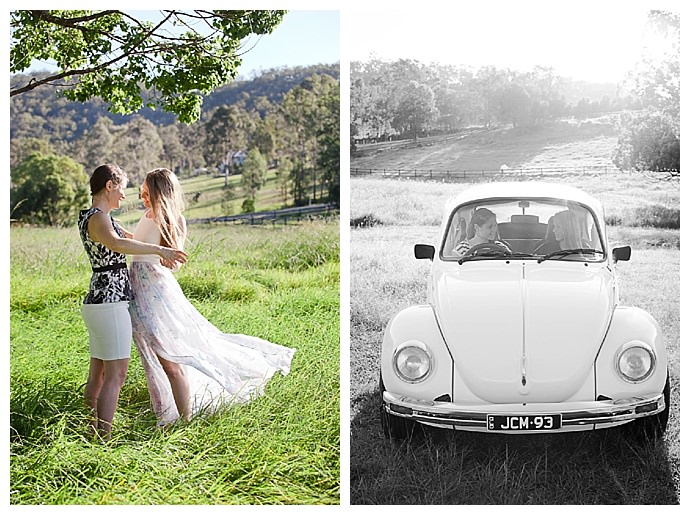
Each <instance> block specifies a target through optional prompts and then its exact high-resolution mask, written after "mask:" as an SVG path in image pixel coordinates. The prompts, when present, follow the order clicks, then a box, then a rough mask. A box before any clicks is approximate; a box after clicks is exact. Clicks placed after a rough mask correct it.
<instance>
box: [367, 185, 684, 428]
mask: <svg viewBox="0 0 690 515" xmlns="http://www.w3.org/2000/svg"><path fill="white" fill-rule="evenodd" d="M479 208H486V209H489V210H491V211H492V212H493V213H495V215H496V227H497V229H496V236H497V239H498V240H499V241H500V242H502V243H503V244H504V245H505V246H499V245H498V244H491V243H488V244H485V245H478V246H475V247H473V248H470V249H469V250H468V251H467V252H466V253H465V254H463V255H462V256H459V255H458V253H457V252H456V251H455V250H454V249H455V248H456V247H457V243H458V241H459V240H462V239H466V238H467V230H468V226H469V221H470V219H471V217H472V214H473V213H474V211H475V210H477V209H479ZM562 211H569V212H570V213H569V216H571V218H572V219H573V220H576V227H577V231H578V232H579V237H580V240H578V243H577V244H576V247H577V248H572V249H571V248H566V249H561V250H560V252H559V251H558V250H556V251H553V250H551V251H549V252H547V251H542V250H540V249H544V248H545V246H544V245H543V243H544V241H547V240H548V239H549V238H552V235H551V234H550V233H551V232H552V231H550V226H551V225H552V224H550V223H549V222H550V220H552V219H553V218H552V217H554V216H555V215H556V213H559V212H562ZM604 220H605V219H604V211H603V208H602V206H601V205H600V203H599V202H598V201H597V200H595V199H594V198H592V197H591V196H589V195H587V194H586V193H584V192H582V191H580V190H578V189H575V188H571V187H566V186H558V185H553V184H541V183H534V182H522V183H489V184H484V185H480V186H474V187H471V188H469V189H468V190H466V191H465V192H464V193H462V194H460V195H458V196H457V197H455V198H453V199H451V200H450V201H449V202H448V203H447V205H446V208H445V214H444V218H443V226H442V231H441V235H440V238H439V240H438V244H437V245H436V246H431V245H425V244H418V245H415V256H416V257H417V258H418V259H430V260H431V272H430V276H429V282H428V304H424V305H417V306H411V307H407V308H405V309H403V310H401V311H400V312H398V313H397V314H396V315H394V316H393V317H392V318H391V320H390V321H389V322H388V325H387V327H386V330H385V333H384V337H383V343H382V350H381V381H380V393H381V402H382V408H381V420H382V425H383V429H384V433H385V434H386V435H387V436H392V437H394V438H404V437H407V436H409V435H410V434H411V432H412V429H413V428H414V427H415V426H416V424H419V423H421V424H425V425H429V426H437V427H442V428H450V429H457V430H466V431H481V432H489V433H491V432H497V433H542V432H566V431H584V430H593V429H602V428H609V427H613V426H618V425H622V424H629V426H628V428H631V429H633V430H634V434H636V435H640V436H644V437H650V438H653V437H656V436H658V435H661V434H662V433H663V431H665V429H666V425H667V421H668V413H669V392H670V388H669V379H668V371H667V362H666V359H667V358H666V349H665V346H664V341H663V337H662V334H661V331H660V328H659V325H658V324H657V322H656V321H655V320H654V319H653V318H652V317H651V316H650V315H649V314H648V313H647V312H646V311H644V310H642V309H639V308H636V307H627V306H621V305H620V304H619V295H618V284H617V280H616V263H617V262H618V261H621V260H628V259H629V258H630V247H619V248H611V246H610V245H609V242H608V240H607V237H606V226H605V223H604ZM571 245H573V244H572V243H571ZM506 246H507V247H508V249H510V250H507V249H506ZM436 249H438V252H436Z"/></svg>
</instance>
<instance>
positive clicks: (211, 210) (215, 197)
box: [113, 170, 319, 223]
mask: <svg viewBox="0 0 690 515" xmlns="http://www.w3.org/2000/svg"><path fill="white" fill-rule="evenodd" d="M240 181H241V176H240V175H231V176H230V177H228V185H229V186H230V187H231V189H232V191H233V194H234V197H233V199H232V200H229V201H227V202H226V205H224V204H223V198H224V195H225V193H226V191H227V190H226V189H225V177H222V176H221V177H218V176H216V175H214V174H204V175H199V176H198V177H192V178H188V179H182V180H181V181H180V183H181V185H182V190H183V191H184V193H185V200H186V202H187V209H186V211H185V216H186V217H187V219H189V220H192V219H195V218H212V217H217V216H224V215H236V214H240V213H241V212H242V202H243V201H244V198H245V197H244V193H243V191H242V186H241V185H240ZM318 191H319V190H318V188H317V195H318ZM125 196H126V197H127V198H126V200H125V201H124V202H123V203H122V207H121V208H120V209H119V210H118V211H115V212H113V214H114V215H115V216H116V217H117V218H118V219H120V220H122V221H123V222H124V223H133V222H136V221H138V220H139V218H140V217H141V210H140V207H141V205H142V204H141V201H140V200H139V188H138V187H129V188H127V189H126V190H125ZM287 202H288V203H289V202H291V197H289V196H288V199H287ZM284 207H290V206H289V205H286V203H285V202H284V200H283V198H282V196H281V194H280V187H279V185H278V180H277V178H276V174H275V171H273V170H271V171H269V173H268V174H267V176H266V183H265V184H264V186H263V187H262V188H261V189H260V190H259V192H258V193H257V196H256V201H255V208H256V209H255V210H256V211H270V210H274V209H281V208H284Z"/></svg>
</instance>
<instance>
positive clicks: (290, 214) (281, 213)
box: [187, 204, 340, 225]
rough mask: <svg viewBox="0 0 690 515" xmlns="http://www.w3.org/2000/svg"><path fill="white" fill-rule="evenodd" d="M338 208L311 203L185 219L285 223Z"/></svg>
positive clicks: (323, 213) (189, 221)
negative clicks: (255, 211) (237, 213)
mask: <svg viewBox="0 0 690 515" xmlns="http://www.w3.org/2000/svg"><path fill="white" fill-rule="evenodd" d="M339 210H340V208H339V207H338V206H337V205H336V204H313V205H311V206H302V207H289V208H286V209H276V210H273V211H260V212H257V213H243V214H241V215H229V216H215V217H213V218H195V219H192V220H187V223H190V224H195V223H196V224H202V223H203V224H211V223H233V224H249V225H256V224H264V223H273V224H276V223H283V224H285V225H287V223H288V222H289V221H295V220H302V219H304V218H307V219H309V218H314V217H323V216H331V215H335V214H337V213H338V212H339Z"/></svg>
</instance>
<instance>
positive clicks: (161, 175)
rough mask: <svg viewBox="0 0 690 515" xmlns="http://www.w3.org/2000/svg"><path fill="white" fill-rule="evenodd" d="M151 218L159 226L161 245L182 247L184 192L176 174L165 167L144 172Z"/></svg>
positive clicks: (183, 235)
mask: <svg viewBox="0 0 690 515" xmlns="http://www.w3.org/2000/svg"><path fill="white" fill-rule="evenodd" d="M144 183H145V184H146V187H147V188H148V192H149V201H150V202H151V211H152V213H153V219H154V221H155V222H156V223H157V224H158V227H160V231H161V245H162V246H164V247H170V248H177V249H179V248H182V246H183V244H184V238H185V230H184V225H183V220H182V212H183V211H184V208H185V203H184V193H183V192H182V187H181V186H180V182H179V181H178V180H177V176H175V174H174V173H172V172H171V171H170V170H168V169H167V168H156V169H155V170H151V171H150V172H149V173H147V174H146V178H145V179H144Z"/></svg>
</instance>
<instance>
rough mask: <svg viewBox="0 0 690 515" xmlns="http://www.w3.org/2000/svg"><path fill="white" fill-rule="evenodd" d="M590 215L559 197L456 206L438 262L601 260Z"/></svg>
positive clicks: (596, 229) (598, 237) (596, 230)
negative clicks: (507, 259) (506, 259)
mask: <svg viewBox="0 0 690 515" xmlns="http://www.w3.org/2000/svg"><path fill="white" fill-rule="evenodd" d="M602 242H603V238H602V235H601V234H600V232H599V227H598V226H597V224H596V223H595V218H594V216H593V214H592V212H591V211H590V210H589V209H588V208H587V207H585V206H584V205H582V204H579V203H576V202H571V201H566V200H562V199H543V198H540V199H527V198H523V199H510V200H508V199H501V200H485V201H481V202H473V203H468V204H463V205H461V206H459V207H458V208H457V209H456V210H455V211H454V212H453V214H452V215H451V217H450V220H449V221H448V224H447V226H446V228H445V233H444V238H443V245H442V247H441V259H444V260H453V261H459V262H460V263H462V262H465V261H470V260H477V259H505V258H507V257H510V258H514V259H536V260H538V261H539V262H542V261H545V260H563V261H601V260H602V259H603V258H604V252H603V249H604V247H603V243H602Z"/></svg>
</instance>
